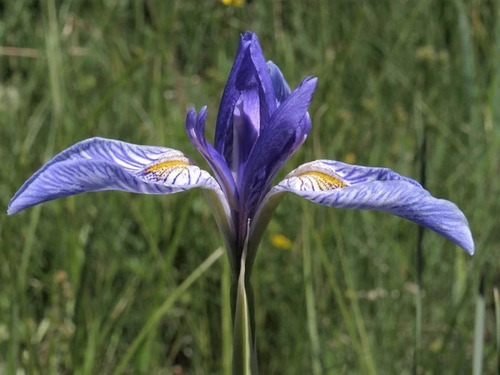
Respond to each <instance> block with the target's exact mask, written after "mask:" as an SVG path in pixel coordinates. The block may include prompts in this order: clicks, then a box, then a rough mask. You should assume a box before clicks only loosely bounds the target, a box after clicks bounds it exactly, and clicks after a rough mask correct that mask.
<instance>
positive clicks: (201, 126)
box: [8, 32, 474, 277]
mask: <svg viewBox="0 0 500 375" xmlns="http://www.w3.org/2000/svg"><path fill="white" fill-rule="evenodd" d="M316 82H317V79H316V78H306V79H305V80H304V81H302V83H301V84H300V85H299V87H297V88H296V89H295V90H293V91H291V90H290V88H289V86H288V84H287V83H286V81H285V79H284V78H283V75H282V74H281V71H280V70H279V68H278V67H277V66H276V65H275V64H274V63H272V62H271V61H269V62H267V63H266V61H265V59H264V56H263V53H262V50H261V47H260V45H259V42H258V39H257V36H256V35H255V34H253V33H250V32H247V33H245V34H244V35H242V36H241V40H240V44H239V47H238V52H237V54H236V58H235V61H234V64H233V67H232V70H231V73H230V74H229V79H228V82H227V84H226V88H225V90H224V94H223V96H222V100H221V104H220V108H219V114H218V116H217V125H216V130H215V140H214V144H213V145H212V144H210V143H209V142H208V141H207V140H206V139H205V135H204V132H205V120H206V115H207V111H206V108H205V107H203V108H202V109H201V110H200V111H199V112H198V113H196V111H195V110H194V109H191V110H189V112H188V114H187V119H186V130H187V134H188V136H189V138H190V140H191V142H192V143H193V144H194V145H195V146H196V148H197V149H198V150H199V151H200V153H201V154H202V155H203V157H204V158H205V159H206V161H207V162H208V164H209V165H210V167H211V169H212V171H213V172H214V175H215V178H214V177H212V176H211V175H210V173H209V172H207V171H205V170H202V169H200V168H199V167H198V166H197V165H196V164H194V163H193V162H192V161H191V160H190V159H189V158H188V157H187V156H185V155H184V154H183V153H182V152H180V151H177V150H173V149H170V148H164V147H157V146H139V145H134V144H130V143H125V142H122V141H117V140H110V139H103V138H91V139H87V140H85V141H82V142H79V143H77V144H75V145H73V146H72V147H70V148H68V149H66V150H64V151H63V152H61V153H60V154H58V155H57V156H55V157H54V158H53V159H52V160H50V161H49V162H48V163H47V164H45V165H44V166H43V167H42V168H41V169H40V170H39V171H38V172H36V173H35V174H34V175H33V176H32V177H31V178H30V179H29V180H28V181H26V182H25V183H24V185H23V186H22V187H21V189H20V190H19V191H18V192H17V193H16V194H15V196H14V197H13V198H12V200H11V201H10V204H9V207H8V214H14V213H16V212H18V211H21V210H24V209H26V208H28V207H31V206H34V205H37V204H39V203H42V202H46V201H49V200H52V199H56V198H61V197H65V196H69V195H73V194H78V193H84V192H89V191H99V190H124V191H129V192H134V193H145V194H170V193H176V192H180V191H185V190H188V189H191V188H196V187H199V188H202V189H204V190H206V191H207V192H208V194H209V195H210V197H209V198H210V199H209V201H210V203H211V204H212V207H213V210H214V215H215V217H216V220H217V223H218V225H219V228H220V229H221V231H222V233H223V235H224V240H225V243H226V248H227V252H228V256H229V261H230V264H231V269H232V271H233V276H235V277H237V276H238V275H239V271H240V267H241V261H242V257H243V256H244V257H246V258H247V262H246V272H247V275H249V274H250V270H251V267H252V264H253V261H254V259H255V253H256V250H257V247H258V244H259V242H260V238H261V237H262V233H263V231H264V229H265V227H266V226H267V223H268V221H269V219H270V217H271V214H272V213H273V211H274V209H275V208H276V206H277V204H278V203H279V200H280V198H281V197H282V196H283V195H284V193H286V192H291V193H294V194H297V195H299V196H302V197H304V198H306V199H308V200H310V201H313V202H315V203H319V204H323V205H326V206H330V207H340V208H354V209H364V210H368V209H371V210H381V211H386V212H389V213H391V214H394V215H397V216H400V217H403V218H405V219H408V220H411V221H414V222H416V223H418V224H420V225H423V226H424V227H427V228H429V229H432V230H433V231H435V232H437V233H439V234H441V235H443V236H444V237H446V238H447V239H449V240H451V241H453V242H454V243H456V244H457V245H459V246H460V247H462V248H463V249H465V250H466V251H467V252H469V253H470V254H473V253H474V243H473V240H472V236H471V232H470V230H469V226H468V223H467V219H466V218H465V216H464V214H463V213H462V212H461V211H460V210H459V209H458V207H457V206H456V205H455V204H453V203H451V202H449V201H447V200H442V199H436V198H434V197H432V196H431V195H430V194H429V192H428V191H427V190H425V189H423V188H422V186H421V185H419V184H418V183H417V182H416V181H414V180H412V179H409V178H406V177H404V176H401V175H399V174H397V173H395V172H393V171H391V170H389V169H385V168H372V167H361V166H356V165H349V164H344V163H341V162H337V161H332V160H316V161H313V162H310V163H306V164H303V165H301V166H299V167H298V168H297V169H295V170H294V171H292V172H291V173H290V174H289V175H288V176H287V177H285V179H284V180H283V181H281V182H279V183H278V184H277V185H276V186H274V187H273V179H274V177H275V175H276V173H277V172H278V171H279V170H280V169H281V167H282V166H283V164H284V163H285V162H286V161H287V160H288V159H289V157H290V156H291V155H292V154H293V153H294V152H295V151H296V150H297V149H298V148H299V147H300V146H301V145H302V143H303V142H304V141H305V139H306V138H307V135H308V134H309V131H310V130H311V119H310V116H309V114H308V112H307V110H308V108H309V104H310V102H311V98H312V95H313V92H314V89H315V87H316Z"/></svg>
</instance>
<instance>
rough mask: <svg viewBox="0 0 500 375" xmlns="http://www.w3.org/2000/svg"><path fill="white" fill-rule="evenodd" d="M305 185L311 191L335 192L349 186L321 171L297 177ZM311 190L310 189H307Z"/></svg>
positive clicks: (304, 173)
mask: <svg viewBox="0 0 500 375" xmlns="http://www.w3.org/2000/svg"><path fill="white" fill-rule="evenodd" d="M295 177H296V178H298V179H300V180H301V182H303V183H305V184H306V185H307V186H308V187H309V188H310V189H311V190H322V191H324V190H333V189H338V188H344V187H347V186H348V185H347V184H346V183H345V182H344V181H342V180H341V179H340V178H338V177H335V176H332V175H330V174H327V173H324V172H320V171H307V172H303V173H299V174H297V175H296V176H295ZM307 190H309V189H307Z"/></svg>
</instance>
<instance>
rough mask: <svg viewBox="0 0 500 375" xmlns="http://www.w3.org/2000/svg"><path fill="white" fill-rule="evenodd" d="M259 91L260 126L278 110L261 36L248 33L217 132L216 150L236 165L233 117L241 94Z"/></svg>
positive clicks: (222, 101)
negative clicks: (260, 39) (233, 150)
mask: <svg viewBox="0 0 500 375" xmlns="http://www.w3.org/2000/svg"><path fill="white" fill-rule="evenodd" d="M255 88H256V89H257V90H258V92H259V99H260V107H259V108H260V115H259V117H260V124H261V125H262V126H265V125H266V124H267V123H268V120H269V117H270V114H271V113H272V112H274V110H275V108H276V98H275V97H274V90H273V84H272V82H271V77H270V75H269V70H268V67H267V64H266V62H265V59H264V55H263V53H262V49H261V47H260V44H259V40H258V38H257V36H256V35H255V34H253V33H250V32H246V33H245V34H244V35H242V36H241V40H240V44H239V46H238V52H237V53H236V57H235V59H234V63H233V67H232V69H231V72H230V74H229V78H228V80H227V83H226V87H225V89H224V93H223V95H222V100H221V104H220V107H219V113H218V115H217V127H216V130H215V141H214V147H215V149H216V150H217V151H218V152H219V153H220V154H221V155H223V156H224V158H225V159H226V161H227V163H228V164H229V165H231V164H232V154H233V152H232V147H233V114H234V108H235V106H236V103H237V102H238V100H239V99H240V95H241V94H242V93H243V92H245V91H247V90H251V89H255Z"/></svg>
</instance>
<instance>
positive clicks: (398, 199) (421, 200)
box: [270, 160, 474, 254]
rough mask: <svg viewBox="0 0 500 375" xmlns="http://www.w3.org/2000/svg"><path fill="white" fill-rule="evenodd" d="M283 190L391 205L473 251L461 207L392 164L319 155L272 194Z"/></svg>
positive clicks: (352, 203)
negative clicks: (369, 164)
mask: <svg viewBox="0 0 500 375" xmlns="http://www.w3.org/2000/svg"><path fill="white" fill-rule="evenodd" d="M282 191H289V192H292V193H295V194H297V195H300V196H302V197H304V198H306V199H309V200H311V201H313V202H315V203H319V204H323V205H326V206H330V207H339V208H354V209H361V210H381V211H386V212H389V213H391V214H394V215H397V216H400V217H403V218H405V219H408V220H411V221H413V222H415V223H417V224H420V225H423V226H425V227H427V228H429V229H432V230H433V231H435V232H437V233H439V234H441V235H443V236H444V237H446V238H447V239H449V240H451V241H453V242H455V243H456V244H457V245H459V246H461V247H462V248H463V249H465V250H466V251H467V252H469V253H470V254H473V253H474V242H473V239H472V235H471V232H470V229H469V225H468V223H467V219H466V218H465V215H464V214H463V213H462V211H460V209H459V208H458V207H457V206H456V205H455V204H454V203H452V202H450V201H447V200H444V199H437V198H434V197H433V196H431V195H430V193H429V192H428V191H427V190H425V189H424V188H422V187H421V186H420V184H418V183H417V182H416V181H414V180H412V179H409V178H407V177H404V176H401V175H399V174H397V173H395V172H393V171H391V170H390V169H386V168H370V167H361V166H356V165H349V164H344V163H340V162H336V161H331V160H317V161H314V162H311V163H307V164H304V165H302V166H300V167H299V168H297V169H296V170H294V171H293V172H291V173H290V174H289V175H288V176H287V177H286V178H285V179H284V180H283V181H281V182H280V183H279V184H278V185H277V186H276V187H275V188H274V189H273V191H272V192H271V193H270V194H276V193H279V192H282Z"/></svg>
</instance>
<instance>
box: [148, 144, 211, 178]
mask: <svg viewBox="0 0 500 375" xmlns="http://www.w3.org/2000/svg"><path fill="white" fill-rule="evenodd" d="M165 156H166V157H165V158H163V159H161V160H158V161H156V162H154V163H152V164H150V165H148V166H146V167H145V168H144V169H143V170H142V171H141V172H140V175H141V176H142V177H143V178H145V179H147V180H149V181H153V182H159V183H162V184H167V185H176V186H188V185H192V184H196V183H198V182H199V181H200V178H201V179H204V180H206V179H207V178H208V176H209V175H208V173H207V172H205V171H202V170H201V169H200V168H198V166H197V165H196V164H194V163H193V162H192V161H191V160H189V159H188V158H187V157H185V156H184V155H183V154H182V153H180V152H179V153H171V154H170V155H165Z"/></svg>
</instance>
